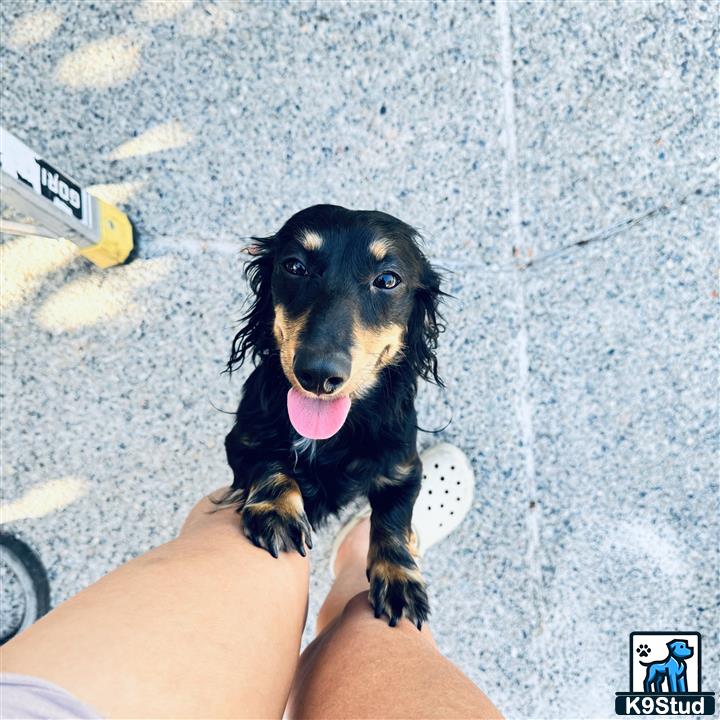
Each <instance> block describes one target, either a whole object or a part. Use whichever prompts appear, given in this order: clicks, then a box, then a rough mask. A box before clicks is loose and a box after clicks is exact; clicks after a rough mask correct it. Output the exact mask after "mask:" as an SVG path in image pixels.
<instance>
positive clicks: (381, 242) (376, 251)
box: [369, 238, 390, 261]
mask: <svg viewBox="0 0 720 720" xmlns="http://www.w3.org/2000/svg"><path fill="white" fill-rule="evenodd" d="M369 249H370V254H371V255H372V256H373V257H374V258H375V259H376V260H378V261H381V260H383V259H384V258H385V256H386V255H387V254H388V251H389V250H390V243H389V242H388V241H387V240H385V238H378V239H377V240H373V241H372V242H371V243H370V248H369Z"/></svg>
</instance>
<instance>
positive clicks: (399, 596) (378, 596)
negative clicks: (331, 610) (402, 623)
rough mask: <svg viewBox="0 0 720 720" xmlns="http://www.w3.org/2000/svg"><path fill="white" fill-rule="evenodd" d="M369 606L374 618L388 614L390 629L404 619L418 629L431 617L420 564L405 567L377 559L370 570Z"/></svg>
mask: <svg viewBox="0 0 720 720" xmlns="http://www.w3.org/2000/svg"><path fill="white" fill-rule="evenodd" d="M368 579H369V580H370V603H371V604H372V606H373V609H374V610H375V617H377V618H379V617H380V616H381V615H387V616H388V618H389V619H390V627H395V625H397V622H398V620H400V618H402V617H403V616H405V617H406V618H407V619H408V620H410V622H412V623H413V624H414V625H416V626H417V628H418V630H419V629H420V628H421V627H422V624H423V623H424V622H425V621H426V620H427V618H428V615H429V614H430V606H429V604H428V597H427V592H426V590H425V582H424V581H423V579H422V575H421V574H420V570H418V568H417V565H414V564H413V566H412V567H405V566H404V565H398V564H395V563H392V562H389V561H387V560H377V561H375V562H374V563H372V564H371V565H370V567H369V568H368Z"/></svg>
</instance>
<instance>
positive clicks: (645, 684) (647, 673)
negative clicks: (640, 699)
mask: <svg viewBox="0 0 720 720" xmlns="http://www.w3.org/2000/svg"><path fill="white" fill-rule="evenodd" d="M643 692H645V693H651V692H652V685H651V683H650V668H648V669H647V670H646V671H645V679H644V680H643Z"/></svg>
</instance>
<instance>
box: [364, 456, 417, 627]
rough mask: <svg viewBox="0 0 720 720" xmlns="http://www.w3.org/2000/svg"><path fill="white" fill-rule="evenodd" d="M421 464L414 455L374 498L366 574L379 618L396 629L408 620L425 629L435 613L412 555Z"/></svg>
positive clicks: (380, 484) (380, 483) (378, 485)
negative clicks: (412, 524)
mask: <svg viewBox="0 0 720 720" xmlns="http://www.w3.org/2000/svg"><path fill="white" fill-rule="evenodd" d="M421 473H422V465H421V464H420V459H419V458H418V457H417V456H415V457H414V458H412V459H411V460H410V461H409V462H406V463H401V464H399V465H398V466H397V467H395V468H394V469H393V471H392V472H391V473H390V474H389V476H388V477H385V476H383V477H380V478H378V479H377V480H376V481H375V483H374V484H373V486H372V488H371V490H370V493H369V498H370V505H371V507H372V515H371V518H370V551H369V552H368V566H367V575H368V580H369V581H370V602H371V603H372V606H373V608H374V610H375V616H376V617H380V616H381V615H382V614H385V615H387V616H388V618H389V619H390V625H391V626H395V625H396V624H397V622H398V620H399V619H400V618H401V617H402V616H403V615H405V616H406V617H407V618H408V619H409V620H410V621H411V622H413V623H414V624H415V625H417V627H418V628H420V627H421V626H422V624H423V622H425V620H427V617H428V615H429V613H430V609H429V606H428V599H427V593H426V591H425V582H424V581H423V578H422V575H421V574H420V570H419V568H418V566H417V563H416V562H415V559H414V557H413V554H412V537H411V535H412V528H411V520H412V509H413V505H414V503H415V498H417V495H418V492H419V491H420V478H421Z"/></svg>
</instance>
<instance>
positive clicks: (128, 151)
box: [108, 120, 193, 160]
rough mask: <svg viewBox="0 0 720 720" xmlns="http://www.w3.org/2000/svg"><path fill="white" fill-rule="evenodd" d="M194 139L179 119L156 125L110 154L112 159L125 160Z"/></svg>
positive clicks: (183, 144)
mask: <svg viewBox="0 0 720 720" xmlns="http://www.w3.org/2000/svg"><path fill="white" fill-rule="evenodd" d="M192 139H193V135H192V133H190V132H188V131H187V130H185V128H184V127H183V126H182V123H180V122H178V121H177V120H170V121H169V122H166V123H162V124H161V125H156V126H155V127H154V128H150V129H149V130H146V131H145V132H144V133H142V135H139V136H138V137H136V138H133V139H132V140H128V141H127V142H125V143H123V144H122V145H120V146H119V147H117V148H115V150H113V151H112V152H111V153H110V155H109V156H108V157H109V158H110V160H125V159H127V158H132V157H141V156H143V155H150V154H152V153H156V152H161V151H163V150H173V149H174V148H180V147H184V146H185V145H187V144H188V143H189V142H190V141H191V140H192Z"/></svg>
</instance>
